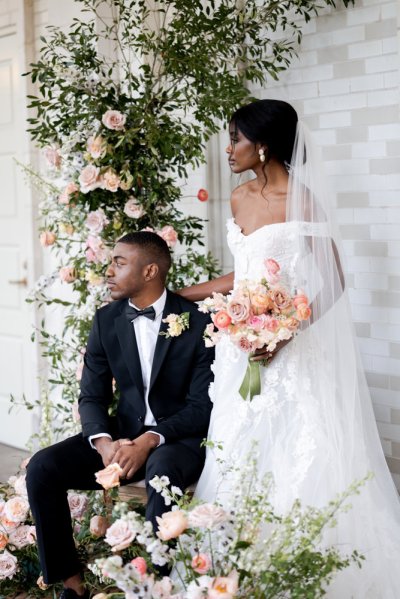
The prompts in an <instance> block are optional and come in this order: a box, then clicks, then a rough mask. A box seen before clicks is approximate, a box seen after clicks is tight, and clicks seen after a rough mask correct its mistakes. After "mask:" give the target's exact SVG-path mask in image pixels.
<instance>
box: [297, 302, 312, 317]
mask: <svg viewBox="0 0 400 599" xmlns="http://www.w3.org/2000/svg"><path fill="white" fill-rule="evenodd" d="M296 316H297V318H298V319H299V320H308V319H309V318H310V316H311V308H310V306H308V305H307V304H299V305H298V306H297V309H296Z"/></svg>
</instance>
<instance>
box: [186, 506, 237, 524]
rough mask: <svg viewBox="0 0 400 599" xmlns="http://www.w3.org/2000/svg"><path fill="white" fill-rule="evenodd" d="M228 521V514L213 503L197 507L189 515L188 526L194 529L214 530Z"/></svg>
mask: <svg viewBox="0 0 400 599" xmlns="http://www.w3.org/2000/svg"><path fill="white" fill-rule="evenodd" d="M227 519H228V514H227V513H226V512H225V510H223V509H222V507H219V506H218V505H214V504H213V503H202V504H200V505H197V506H196V507H195V508H193V510H192V511H191V512H190V513H189V526H191V527H192V526H193V527H195V528H208V529H211V528H215V527H216V526H219V525H220V524H222V523H223V522H226V521H227Z"/></svg>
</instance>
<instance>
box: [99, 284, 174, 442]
mask: <svg viewBox="0 0 400 599" xmlns="http://www.w3.org/2000/svg"><path fill="white" fill-rule="evenodd" d="M166 299H167V290H166V289H164V291H163V293H162V295H161V296H160V297H159V298H158V300H157V301H155V302H154V304H151V306H153V308H154V311H155V313H156V315H155V318H154V320H151V319H150V318H146V317H145V316H138V317H137V318H135V320H133V321H132V323H131V326H133V328H134V331H135V336H136V343H137V347H138V352H139V359H140V366H141V369H142V379H143V391H144V401H145V404H146V415H145V418H144V425H145V426H157V422H156V419H155V418H154V415H153V413H152V411H151V409H150V406H149V387H150V376H151V369H152V366H153V358H154V352H155V349H156V343H157V339H158V335H159V332H160V325H161V319H162V313H163V310H164V306H165V302H166ZM129 305H130V306H132V308H136V309H137V310H141V309H143V308H138V307H137V306H135V305H134V304H132V302H131V301H130V300H129ZM147 307H149V306H146V308H147ZM149 432H150V431H149ZM152 432H153V434H155V435H158V436H159V438H160V441H159V445H162V444H163V443H165V439H164V437H163V435H160V433H157V432H156V431H152ZM99 437H110V438H111V435H109V434H108V433H98V434H97V435H91V436H90V437H89V443H90V445H91V446H92V447H93V448H94V449H95V447H94V445H93V443H92V441H93V440H94V439H98V438H99Z"/></svg>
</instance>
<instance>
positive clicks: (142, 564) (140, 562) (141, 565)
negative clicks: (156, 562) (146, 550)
mask: <svg viewBox="0 0 400 599" xmlns="http://www.w3.org/2000/svg"><path fill="white" fill-rule="evenodd" d="M131 564H132V566H134V568H136V570H137V571H138V573H139V575H140V576H141V577H142V576H144V575H145V574H146V572H147V563H146V560H145V559H144V557H135V558H134V559H132V560H131Z"/></svg>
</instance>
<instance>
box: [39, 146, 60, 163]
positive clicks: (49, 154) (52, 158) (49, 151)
mask: <svg viewBox="0 0 400 599" xmlns="http://www.w3.org/2000/svg"><path fill="white" fill-rule="evenodd" d="M43 153H44V157H45V158H46V160H47V162H48V164H49V165H50V166H52V167H54V168H59V166H60V165H61V156H60V154H59V151H58V149H57V148H51V147H48V148H45V149H44V152H43Z"/></svg>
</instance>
